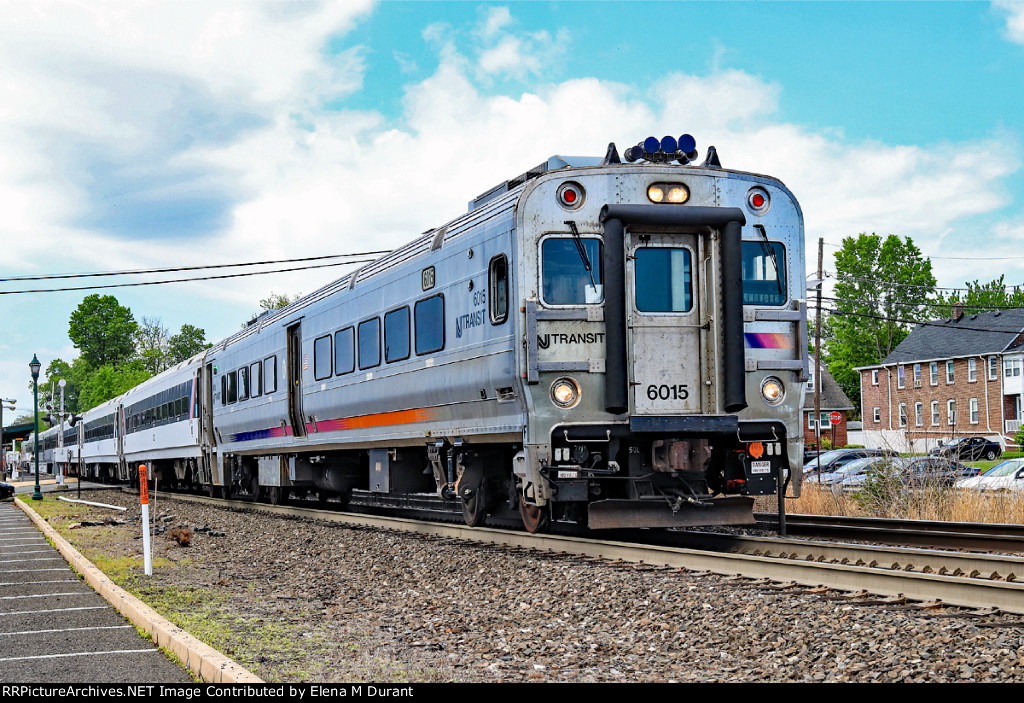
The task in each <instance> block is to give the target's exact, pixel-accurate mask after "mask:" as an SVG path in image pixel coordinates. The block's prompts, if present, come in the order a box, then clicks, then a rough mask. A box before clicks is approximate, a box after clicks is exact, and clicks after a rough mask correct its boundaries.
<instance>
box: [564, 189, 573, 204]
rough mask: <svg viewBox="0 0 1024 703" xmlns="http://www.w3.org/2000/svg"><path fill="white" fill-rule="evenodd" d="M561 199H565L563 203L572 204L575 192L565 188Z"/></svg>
mask: <svg viewBox="0 0 1024 703" xmlns="http://www.w3.org/2000/svg"><path fill="white" fill-rule="evenodd" d="M562 197H563V198H564V199H565V202H567V203H574V202H576V191H575V190H573V189H572V188H566V189H565V193H563V194H562Z"/></svg>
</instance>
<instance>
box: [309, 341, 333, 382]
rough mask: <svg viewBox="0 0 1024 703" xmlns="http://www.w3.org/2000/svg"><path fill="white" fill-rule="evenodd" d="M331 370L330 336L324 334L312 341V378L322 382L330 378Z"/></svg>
mask: <svg viewBox="0 0 1024 703" xmlns="http://www.w3.org/2000/svg"><path fill="white" fill-rule="evenodd" d="M332 373H333V369H332V368H331V335H329V334H325V335H324V336H323V337H317V338H316V339H315V340H313V378H315V379H316V380H317V381H322V380H324V379H325V378H330V376H331V374H332Z"/></svg>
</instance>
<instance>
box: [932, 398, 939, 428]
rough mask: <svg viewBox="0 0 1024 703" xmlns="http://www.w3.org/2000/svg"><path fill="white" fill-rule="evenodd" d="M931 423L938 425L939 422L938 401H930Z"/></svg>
mask: <svg viewBox="0 0 1024 703" xmlns="http://www.w3.org/2000/svg"><path fill="white" fill-rule="evenodd" d="M932 424H933V425H935V426H938V424H939V401H937V400H933V401H932Z"/></svg>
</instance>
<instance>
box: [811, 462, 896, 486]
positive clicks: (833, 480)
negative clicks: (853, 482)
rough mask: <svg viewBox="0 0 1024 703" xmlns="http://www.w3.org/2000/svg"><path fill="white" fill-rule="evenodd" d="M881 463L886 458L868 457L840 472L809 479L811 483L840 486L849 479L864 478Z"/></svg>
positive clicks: (852, 463) (851, 463) (845, 467)
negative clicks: (873, 467)
mask: <svg viewBox="0 0 1024 703" xmlns="http://www.w3.org/2000/svg"><path fill="white" fill-rule="evenodd" d="M880 461H885V457H881V456H867V457H864V458H863V459H854V460H853V461H851V462H850V463H848V464H846V465H845V466H843V467H842V468H840V469H839V470H838V471H833V472H831V473H821V474H818V475H816V476H814V477H813V478H810V479H808V482H809V483H819V482H820V483H821V484H822V485H824V486H838V484H840V483H844V482H845V481H846V480H847V479H851V478H853V477H854V476H863V475H864V474H866V473H867V472H868V471H870V470H871V467H872V466H874V465H875V464H877V463H878V462H880Z"/></svg>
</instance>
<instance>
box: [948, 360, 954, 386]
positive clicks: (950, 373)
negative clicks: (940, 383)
mask: <svg viewBox="0 0 1024 703" xmlns="http://www.w3.org/2000/svg"><path fill="white" fill-rule="evenodd" d="M952 382H953V362H952V361H947V362H946V383H952Z"/></svg>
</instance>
